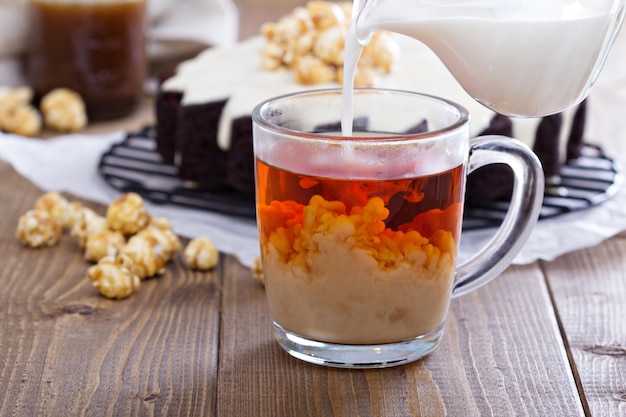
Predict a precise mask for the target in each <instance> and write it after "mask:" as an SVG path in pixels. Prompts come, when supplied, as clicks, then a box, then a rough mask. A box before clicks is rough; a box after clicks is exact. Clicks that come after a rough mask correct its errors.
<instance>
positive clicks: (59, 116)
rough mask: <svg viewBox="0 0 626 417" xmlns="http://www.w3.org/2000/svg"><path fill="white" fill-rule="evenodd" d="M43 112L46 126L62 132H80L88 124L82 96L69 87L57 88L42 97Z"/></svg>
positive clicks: (41, 106)
mask: <svg viewBox="0 0 626 417" xmlns="http://www.w3.org/2000/svg"><path fill="white" fill-rule="evenodd" d="M40 108H41V113H42V114H43V118H44V123H45V125H46V127H48V128H50V129H52V130H57V131H60V132H78V131H80V130H83V129H84V128H85V126H87V113H86V110H85V103H84V101H83V99H82V97H81V96H80V95H79V94H78V93H76V92H75V91H72V90H70V89H67V88H56V89H54V90H52V91H50V92H49V93H48V94H46V95H45V96H44V97H43V98H42V99H41V104H40Z"/></svg>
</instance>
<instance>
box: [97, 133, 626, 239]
mask: <svg viewBox="0 0 626 417" xmlns="http://www.w3.org/2000/svg"><path fill="white" fill-rule="evenodd" d="M154 138H155V129H154V128H152V127H146V128H144V129H142V130H141V131H139V132H136V133H131V134H128V135H127V136H126V138H125V139H124V140H122V141H121V142H119V143H116V144H114V145H113V146H111V148H110V149H109V150H108V151H107V152H105V153H104V154H103V155H102V157H101V158H100V163H99V166H98V171H99V173H100V175H102V177H103V178H104V180H105V181H106V182H107V183H108V184H109V185H111V186H112V187H113V188H115V189H117V190H119V191H121V192H136V193H138V194H140V195H141V196H143V197H144V198H146V199H148V200H150V201H151V202H153V203H157V204H174V205H178V206H184V207H191V208H195V209H200V210H208V211H214V212H218V213H225V214H230V215H235V216H241V217H248V218H254V216H255V207H254V198H253V196H252V195H249V194H241V193H239V192H237V191H234V190H232V189H230V188H224V187H212V186H203V185H198V184H195V183H188V182H185V181H183V180H181V179H180V178H178V177H177V169H176V167H175V166H173V165H169V164H166V163H164V162H163V161H162V160H161V157H160V155H159V154H158V153H157V152H156V142H155V139H154ZM621 181H622V174H621V170H620V169H619V167H618V165H617V164H616V163H615V161H614V160H613V159H611V158H609V157H607V156H606V155H605V154H604V152H603V150H602V149H601V148H600V147H598V146H596V145H590V144H586V145H585V147H584V149H583V155H582V156H581V157H580V158H578V159H576V160H573V161H569V162H568V163H567V164H565V165H564V166H563V167H562V169H561V174H560V176H559V178H558V181H551V182H549V184H547V186H546V192H545V195H544V200H543V205H542V207H541V214H540V216H539V219H540V220H542V219H548V218H553V217H557V216H561V215H564V214H567V213H571V212H575V211H580V210H584V209H587V208H589V207H593V206H597V205H599V204H601V203H603V202H604V201H606V200H608V199H609V198H611V197H612V196H613V195H614V194H615V193H616V192H617V190H618V188H619V186H620V184H621ZM508 206H509V203H508V201H485V202H483V203H481V204H480V205H478V204H477V203H472V205H468V206H466V207H465V216H464V219H463V228H464V230H475V229H483V228H487V227H494V226H498V225H499V224H500V223H501V222H502V220H503V219H504V216H505V215H506V211H507V209H508Z"/></svg>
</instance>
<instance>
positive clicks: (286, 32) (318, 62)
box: [261, 0, 399, 87]
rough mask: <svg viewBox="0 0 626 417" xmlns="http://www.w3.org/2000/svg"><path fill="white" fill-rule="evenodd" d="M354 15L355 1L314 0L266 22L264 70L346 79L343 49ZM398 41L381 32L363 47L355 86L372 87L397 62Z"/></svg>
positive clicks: (314, 79)
mask: <svg viewBox="0 0 626 417" xmlns="http://www.w3.org/2000/svg"><path fill="white" fill-rule="evenodd" d="M351 18H352V3H332V2H329V1H317V0H315V1H311V2H309V3H307V4H306V6H304V7H297V8H296V9H294V10H293V12H292V13H291V14H290V15H287V16H285V17H283V18H281V19H280V20H279V21H278V22H275V23H267V24H265V25H263V27H262V29H261V32H262V34H263V36H264V38H265V40H266V41H267V42H266V44H265V45H264V47H263V49H262V50H261V58H262V60H261V62H262V67H263V69H264V70H268V71H274V70H278V69H281V68H287V69H290V70H293V71H294V73H295V78H296V81H297V82H299V83H301V84H306V85H311V84H320V83H327V82H339V83H341V82H343V75H344V74H343V63H344V62H343V50H344V45H345V40H346V35H347V33H348V28H349V25H350V20H351ZM398 53H399V49H398V45H397V44H396V42H395V41H394V40H393V38H392V36H391V34H390V33H389V32H384V31H378V32H375V33H374V34H373V36H372V39H371V41H370V43H369V44H368V45H367V46H366V47H365V48H364V49H363V53H362V55H361V59H360V60H359V64H358V67H357V71H356V76H355V81H354V85H355V87H372V86H374V85H376V83H377V82H378V80H379V79H380V77H381V76H382V75H384V74H386V73H388V72H389V71H391V68H392V66H393V64H394V62H395V61H396V60H397V56H398Z"/></svg>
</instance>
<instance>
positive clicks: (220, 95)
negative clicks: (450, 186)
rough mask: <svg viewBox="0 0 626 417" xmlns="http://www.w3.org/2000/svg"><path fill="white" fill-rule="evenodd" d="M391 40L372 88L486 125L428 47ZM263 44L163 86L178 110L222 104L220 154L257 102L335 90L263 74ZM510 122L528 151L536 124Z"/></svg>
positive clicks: (215, 56)
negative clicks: (452, 106) (445, 104)
mask: <svg viewBox="0 0 626 417" xmlns="http://www.w3.org/2000/svg"><path fill="white" fill-rule="evenodd" d="M394 36H395V37H396V40H397V42H398V44H399V47H400V56H399V58H398V62H397V63H396V65H394V67H393V69H392V71H391V72H390V73H389V74H388V75H385V76H383V77H382V78H381V82H380V83H379V84H377V85H376V87H380V88H392V89H402V90H411V91H419V92H422V93H426V94H432V95H436V96H440V97H443V98H446V99H449V100H452V101H455V102H457V103H459V104H461V105H462V106H464V107H465V108H466V109H467V110H468V111H469V113H470V120H471V129H470V134H471V135H472V136H476V135H478V134H479V133H480V132H481V131H482V130H483V129H484V128H485V127H487V126H488V124H489V121H490V120H491V118H492V117H493V115H494V112H493V111H491V110H489V109H487V108H486V107H484V106H483V105H482V104H480V103H478V102H476V101H475V100H474V99H472V98H471V97H470V96H469V95H468V94H467V93H466V92H465V90H463V88H462V87H461V86H460V85H459V83H458V82H457V81H456V80H455V79H454V77H453V76H452V75H451V74H450V72H449V71H448V70H447V69H446V67H445V66H444V65H443V64H442V63H441V61H440V60H439V58H438V57H437V56H436V55H435V54H434V53H433V52H432V51H431V50H430V49H429V48H428V47H426V46H424V45H423V44H421V43H420V42H418V41H416V40H414V39H411V38H408V37H405V36H402V35H394ZM264 42H265V40H264V39H263V38H262V37H261V36H258V37H253V38H250V39H248V40H246V41H244V42H241V43H239V44H238V45H237V46H235V47H214V48H211V49H207V50H206V51H204V52H202V53H201V54H199V55H198V56H197V57H195V58H194V59H192V60H190V61H186V62H184V63H182V64H181V65H180V66H179V68H178V70H177V73H176V75H175V76H173V77H172V78H170V79H168V80H167V81H166V82H165V83H164V85H163V88H164V89H165V90H166V91H177V92H182V93H183V98H182V105H192V104H202V103H207V102H213V101H221V100H227V102H226V105H225V107H224V110H223V112H222V115H221V120H220V125H219V126H218V144H219V146H220V148H221V149H223V150H227V149H228V148H229V146H230V136H231V126H232V121H233V119H235V118H238V117H241V116H246V115H250V114H251V113H252V109H253V108H254V107H255V106H256V105H257V104H258V103H260V102H262V101H264V100H266V99H269V98H271V97H275V96H278V95H282V94H287V93H292V92H296V91H301V90H309V89H318V88H331V87H335V88H336V87H340V85H339V84H336V83H332V84H316V85H313V86H308V85H302V84H298V83H296V82H295V80H294V74H293V73H292V72H291V71H289V70H285V69H282V70H277V71H264V70H262V69H261V56H260V51H261V48H262V46H263V43H264ZM529 88H532V86H529ZM574 111H575V109H571V110H568V111H566V112H564V115H563V117H564V119H563V126H569V125H570V122H571V120H572V119H573V114H574ZM339 117H340V115H337V118H338V119H339ZM513 122H514V123H513V136H514V137H516V138H517V139H519V140H521V141H522V142H524V143H526V144H527V145H529V146H531V147H532V144H533V143H534V138H535V132H536V129H537V126H538V124H539V122H540V119H539V118H529V119H514V121H513ZM561 133H562V138H561V139H562V140H561V143H562V144H563V146H565V145H564V144H565V143H566V140H567V136H568V135H569V128H564V129H562V132H561Z"/></svg>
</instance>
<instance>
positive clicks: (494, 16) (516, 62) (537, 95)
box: [346, 0, 626, 116]
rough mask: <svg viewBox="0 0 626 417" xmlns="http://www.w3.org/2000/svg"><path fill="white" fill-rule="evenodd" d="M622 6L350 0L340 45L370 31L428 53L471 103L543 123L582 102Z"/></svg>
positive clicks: (581, 1)
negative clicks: (411, 41) (406, 39)
mask: <svg viewBox="0 0 626 417" xmlns="http://www.w3.org/2000/svg"><path fill="white" fill-rule="evenodd" d="M625 1H626V0H469V1H468V0H355V3H354V17H353V22H352V28H351V33H350V35H349V39H348V41H347V42H346V50H347V53H349V50H350V48H351V47H353V48H355V49H357V50H358V49H359V44H361V45H363V44H365V43H367V41H368V38H369V37H370V35H371V33H373V32H374V31H375V30H388V31H391V32H396V33H400V34H404V35H407V36H410V37H412V38H415V39H417V40H419V41H421V42H422V43H424V44H425V45H426V46H428V47H429V48H430V49H431V50H433V52H435V53H436V54H437V56H438V57H439V58H440V59H441V61H442V62H443V63H444V64H445V65H446V67H447V68H448V69H449V70H450V72H451V73H452V75H453V76H454V77H455V78H456V79H457V81H458V82H459V83H460V84H461V86H462V87H463V88H464V89H465V90H466V91H467V92H468V93H469V94H470V95H471V96H472V97H473V98H474V99H475V100H477V101H479V102H480V103H482V104H484V105H485V106H487V107H489V108H491V109H492V110H494V111H496V112H499V113H502V114H506V115H509V116H545V115H549V114H553V113H557V112H560V111H562V110H564V109H566V108H568V107H571V106H573V105H575V104H577V103H579V102H580V101H582V100H583V99H584V98H585V97H586V96H587V94H588V92H589V89H590V88H591V86H592V85H593V83H594V81H595V80H596V79H597V77H598V75H599V72H600V70H601V68H602V66H603V64H604V62H605V61H606V59H607V57H608V54H609V51H610V49H611V47H612V44H613V42H614V40H615V38H616V36H617V34H618V32H619V29H620V27H621V24H622V20H623V16H624V2H625Z"/></svg>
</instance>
